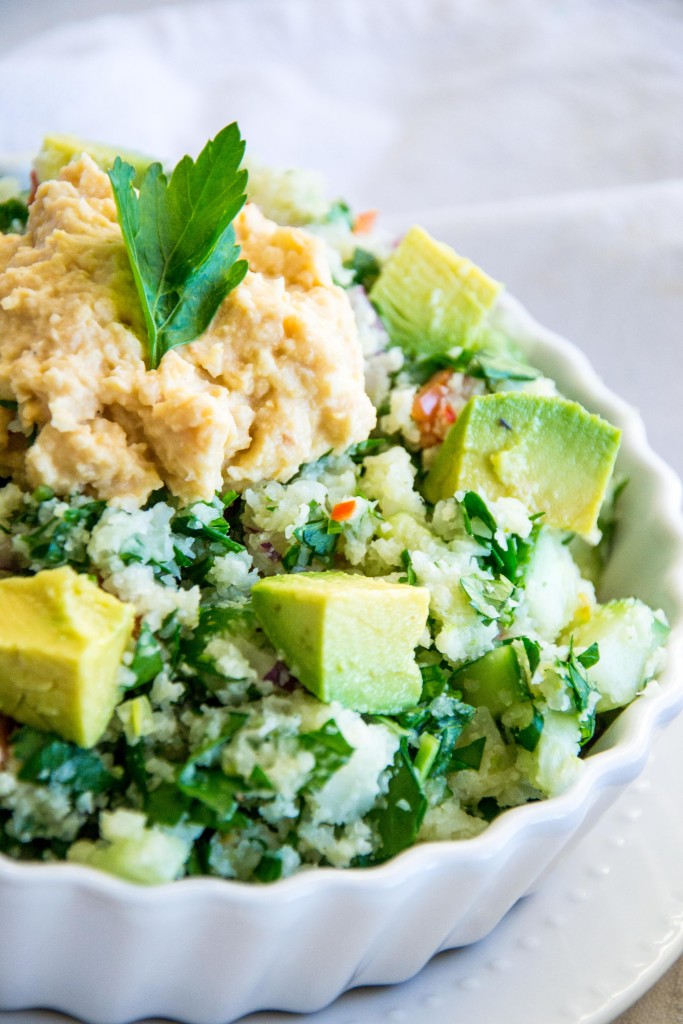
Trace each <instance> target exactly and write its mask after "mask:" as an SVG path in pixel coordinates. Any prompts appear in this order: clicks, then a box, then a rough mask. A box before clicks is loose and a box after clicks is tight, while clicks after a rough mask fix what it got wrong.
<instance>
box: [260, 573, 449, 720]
mask: <svg viewBox="0 0 683 1024" xmlns="http://www.w3.org/2000/svg"><path fill="white" fill-rule="evenodd" d="M251 594H252V601H253V606H254V611H255V612H256V615H257V617H258V618H259V620H260V621H261V624H262V626H263V629H264V630H265V633H266V635H267V636H268V639H269V640H270V642H271V643H272V644H273V646H274V647H275V648H276V649H277V650H278V651H280V652H281V654H282V657H283V659H284V661H285V663H286V664H287V667H288V668H289V669H290V671H291V672H292V674H293V675H294V676H296V678H297V679H298V680H299V681H300V682H301V683H302V684H303V686H305V687H306V689H307V690H310V692H311V693H313V694H314V695H315V696H316V697H318V698H319V699H320V700H321V701H323V702H324V703H326V704H329V703H330V702H331V701H338V702H339V703H340V704H342V705H343V706H344V707H347V708H351V709H352V710H354V711H361V712H367V713H369V714H391V713H393V712H396V711H400V710H402V709H403V708H406V707H410V706H412V705H413V704H415V703H416V702H417V701H418V700H419V699H420V693H421V692H422V677H421V674H420V670H419V668H418V666H417V664H416V662H415V647H416V645H417V644H418V642H419V640H420V638H421V637H422V634H423V632H424V628H425V626H426V623H427V612H428V608H429V591H428V590H427V589H426V588H424V587H412V586H408V585H406V584H403V583H389V582H387V581H386V580H381V579H374V578H370V577H367V576H355V575H352V574H350V573H343V572H305V573H295V574H292V575H283V576H271V577H269V578H268V579H265V580H259V582H258V583H257V584H256V585H255V586H254V587H253V589H252V592H251Z"/></svg>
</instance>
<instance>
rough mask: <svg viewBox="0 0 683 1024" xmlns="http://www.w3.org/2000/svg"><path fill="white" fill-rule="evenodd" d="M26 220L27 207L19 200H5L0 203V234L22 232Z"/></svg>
mask: <svg viewBox="0 0 683 1024" xmlns="http://www.w3.org/2000/svg"><path fill="white" fill-rule="evenodd" d="M27 220H28V206H27V205H26V203H24V202H22V200H21V199H16V198H12V199H6V200H5V201H4V203H0V232H2V233H3V234H6V233H7V232H9V231H11V232H14V233H18V232H20V231H22V230H23V228H24V227H25V226H26V221H27Z"/></svg>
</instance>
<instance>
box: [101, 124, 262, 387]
mask: <svg viewBox="0 0 683 1024" xmlns="http://www.w3.org/2000/svg"><path fill="white" fill-rule="evenodd" d="M243 155H244V142H243V141H242V139H241V137H240V132H239V128H238V127H237V124H236V123H234V122H233V124H229V125H228V126H227V127H226V128H223V130H222V131H220V132H219V133H218V135H217V136H216V137H215V139H212V140H211V141H209V142H207V144H206V146H205V147H204V149H203V150H202V151H201V153H200V154H199V156H198V157H197V160H196V162H195V161H193V160H192V158H191V157H189V156H184V157H183V158H182V160H181V161H180V163H179V164H178V165H177V166H176V168H175V170H174V171H173V173H172V174H171V177H170V179H167V177H166V175H165V174H164V171H163V169H162V166H161V164H159V163H154V164H152V165H151V166H150V167H148V168H147V170H146V172H145V176H144V178H143V179H142V183H141V185H140V190H139V192H136V190H135V188H134V187H133V182H134V180H135V175H136V172H135V168H134V167H133V166H132V165H131V164H129V163H126V162H125V161H123V160H121V158H120V157H117V158H116V160H115V162H114V166H113V168H112V169H111V170H110V171H109V178H110V179H111V183H112V188H113V190H114V199H115V201H116V208H117V211H118V215H119V222H120V224H121V230H122V232H123V239H124V242H125V244H126V249H127V252H128V257H129V260H130V265H131V269H132V271H133V277H134V279H135V286H136V288H137V291H138V295H139V297H140V302H141V303H142V309H143V312H144V315H145V323H146V326H147V336H148V359H149V366H150V369H155V368H156V367H157V366H158V365H159V363H160V362H161V359H162V357H163V356H164V354H165V353H166V352H168V351H169V349H171V348H173V347H174V346H176V345H185V344H187V343H188V342H190V341H194V339H195V338H197V337H199V335H200V334H202V333H203V332H204V331H205V330H206V328H207V327H208V326H209V324H210V323H211V320H212V319H213V317H214V315H215V313H216V310H217V309H218V307H219V306H220V304H221V302H222V301H223V299H224V298H225V296H226V295H227V294H228V293H229V292H231V291H232V290H233V288H236V287H237V285H238V284H239V283H240V281H241V280H242V279H243V278H244V275H245V274H246V272H247V264H246V261H245V260H240V259H238V257H239V254H240V248H239V246H238V245H236V244H235V229H234V227H233V223H232V222H233V220H234V219H235V217H236V216H237V214H238V213H239V211H240V210H241V209H242V206H243V205H244V203H245V200H246V194H245V191H244V189H245V186H246V182H247V172H246V171H244V170H240V169H239V166H240V163H241V161H242V157H243Z"/></svg>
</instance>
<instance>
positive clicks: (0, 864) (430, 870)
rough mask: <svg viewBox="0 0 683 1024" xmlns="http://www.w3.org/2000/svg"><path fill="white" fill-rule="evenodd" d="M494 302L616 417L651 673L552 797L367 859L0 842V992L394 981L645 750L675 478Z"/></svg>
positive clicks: (601, 396)
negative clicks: (29, 850) (264, 871)
mask: <svg viewBox="0 0 683 1024" xmlns="http://www.w3.org/2000/svg"><path fill="white" fill-rule="evenodd" d="M500 315H501V317H502V319H503V320H504V321H505V324H506V326H507V327H508V329H509V330H510V332H511V333H512V334H513V335H514V336H515V337H516V338H518V339H519V340H520V342H521V343H522V344H523V346H524V348H525V349H526V350H527V351H528V352H529V355H530V356H531V358H532V360H533V361H534V362H535V363H536V364H537V365H538V366H540V367H541V368H542V369H544V370H545V372H546V373H547V374H548V375H549V376H551V377H553V378H554V379H556V380H557V381H558V382H559V384H560V387H561V388H562V390H563V392H564V393H565V394H567V395H568V396H570V397H573V398H576V399H578V400H579V401H581V402H583V403H584V404H585V405H587V406H588V407H589V408H591V409H593V410H595V411H598V412H600V413H601V414H602V415H604V416H605V417H606V418H607V419H609V420H611V421H612V422H613V423H616V424H618V425H619V426H620V427H621V428H622V429H623V444H622V452H621V454H620V468H621V470H622V471H623V472H625V473H626V474H627V475H628V476H629V477H630V478H631V481H632V482H631V484H630V486H629V487H627V489H626V491H625V492H624V498H623V509H624V519H623V522H622V524H621V527H620V531H619V534H618V538H617V543H616V546H615V550H614V554H613V557H612V560H611V563H610V565H609V568H608V571H607V574H606V577H605V581H604V588H603V590H604V596H616V595H622V596H626V595H629V594H635V595H637V596H639V597H641V598H642V599H643V600H645V601H647V602H648V603H649V604H651V605H653V606H655V607H660V606H661V607H663V608H664V609H665V611H666V613H667V615H668V616H669V620H670V622H671V624H672V627H673V629H672V633H671V638H670V645H669V659H668V665H667V668H666V671H665V672H664V673H663V674H662V675H661V678H660V681H659V683H658V684H655V685H653V686H651V687H650V688H648V692H647V693H646V694H644V695H643V696H642V697H640V698H639V699H638V700H637V701H635V702H634V704H633V705H631V707H629V708H628V709H627V710H625V711H624V712H623V713H622V714H621V715H620V716H619V718H618V719H617V721H616V722H615V724H614V725H613V726H612V727H611V728H610V729H609V730H608V731H607V733H606V734H605V735H604V736H603V737H602V739H601V741H600V744H599V745H598V749H596V750H595V751H594V752H593V753H591V755H590V757H589V758H587V761H586V765H585V770H584V771H583V772H582V774H581V776H580V778H579V781H578V782H577V783H576V784H575V785H574V786H573V787H572V788H571V789H570V790H569V791H568V792H566V793H565V794H563V795H562V796H560V797H556V798H554V799H551V800H547V801H543V802H538V803H532V804H527V805H525V806H523V807H518V808H515V809H512V810H509V811H506V812H505V813H504V814H503V815H501V816H500V817H499V818H498V819H496V821H495V822H493V824H492V825H491V826H490V827H489V828H488V829H487V830H486V831H485V832H484V833H483V834H482V835H481V836H479V837H477V838H475V839H470V840H465V841H460V842H443V843H426V844H424V845H421V846H418V847H414V848H413V849H411V850H408V851H406V852H405V853H402V854H401V855H400V856H398V857H396V858H395V859H394V860H392V861H390V862H389V863H387V864H385V865H382V866H380V867H375V868H369V869H364V870H360V869H353V870H346V871H338V870H333V869H327V868H325V869H315V870H311V871H308V872H304V873H302V874H299V875H295V876H294V877H292V878H289V879H286V880H284V881H280V882H276V883H274V884H272V885H268V886H263V887H258V886H251V885H247V884H244V883H239V882H229V881H221V880H218V879H208V878H207V879H200V878H193V879H187V880H184V881H181V882H176V883H172V884H170V885H164V886H159V887H157V888H150V889H145V888H140V887H137V886H134V885H132V884H129V883H126V882H123V881H120V880H118V879H116V878H113V877H109V876H108V875H105V874H101V873H98V872H96V871H94V870H92V869H89V868H85V867H79V866H75V865H70V864H54V865H42V864H22V863H17V862H13V861H11V860H8V859H7V858H2V857H0V915H1V917H2V928H0V1009H5V1010H18V1009H27V1008H35V1007H49V1008H52V1009H58V1010H62V1011H65V1012H68V1013H71V1014H73V1015H75V1016H77V1017H83V1018H85V1019H86V1020H88V1021H90V1022H92V1024H114V1022H122V1021H127V1020H131V1019H135V1018H139V1017H150V1016H164V1017H172V1018H175V1019H178V1020H183V1021H188V1022H190V1024H214V1022H215V1024H218V1022H221V1024H225V1022H227V1021H229V1020H233V1019H235V1018H236V1017H239V1016H241V1015H242V1014H246V1013H249V1012H252V1011H255V1010H259V1009H271V1010H292V1011H298V1012H305V1011H312V1010H316V1009H319V1008H320V1007H322V1006H324V1005H325V1004H326V1003H328V1002H330V1001H331V1000H332V999H334V998H335V997H336V996H338V995H339V994H340V993H341V992H343V991H344V990H346V989H348V988H352V987H355V986H358V985H373V984H385V983H389V982H399V981H403V980H405V979H406V978H409V977H410V976H411V975H413V974H415V973H416V972H417V971H419V970H420V968H421V967H422V966H423V965H424V964H425V963H426V962H427V960H429V959H430V957H432V956H434V954H435V953H437V952H439V951H440V950H443V949H448V948H451V947H455V946H461V945H466V944H468V943H471V942H476V941H477V940H478V939H481V938H482V937H483V936H484V935H486V934H487V933H488V932H489V931H491V929H493V928H495V926H496V925H497V923H498V922H499V921H500V919H501V918H502V917H503V915H504V914H505V913H506V912H507V911H508V910H509V909H510V907H511V906H512V905H513V904H514V903H515V902H516V901H517V900H519V899H520V898H521V897H522V896H524V895H525V894H527V893H529V892H531V891H532V890H533V889H535V888H537V887H538V886H539V885H540V884H542V879H543V876H544V875H545V873H546V872H547V871H548V870H549V869H550V868H551V867H552V865H553V864H554V862H555V861H556V860H557V858H558V857H559V856H560V855H561V854H564V853H565V852H566V851H567V850H568V848H569V847H570V846H571V845H572V844H573V843H575V842H576V841H577V840H578V839H579V838H580V837H581V836H582V835H584V834H585V832H586V831H587V829H589V828H590V826H591V824H592V823H593V822H594V821H595V820H596V819H597V818H598V817H599V816H600V815H601V814H602V813H603V811H604V810H605V809H606V808H607V807H608V806H609V804H610V803H611V802H612V801H613V800H614V799H615V797H616V796H618V795H619V793H620V792H621V791H622V790H623V789H624V788H625V787H626V786H627V785H628V783H629V782H630V781H631V780H632V779H633V778H634V777H635V776H636V775H637V774H638V773H639V772H640V771H641V769H642V768H643V767H644V764H645V762H646V759H647V756H648V751H649V749H650V746H651V744H652V740H653V737H654V735H655V734H656V732H657V730H658V728H659V727H660V726H662V725H663V724H664V723H665V722H667V721H668V720H669V719H671V718H672V717H673V715H674V714H675V713H676V712H678V711H679V710H680V709H681V707H682V706H683V673H681V666H682V665H683V521H682V518H681V513H680V497H681V488H680V484H679V482H678V480H677V479H676V477H675V475H674V474H673V473H672V472H671V470H669V469H668V468H667V467H666V466H665V465H664V464H663V463H662V461H661V460H660V459H659V458H658V457H657V456H656V455H654V454H653V453H652V451H651V450H650V449H649V448H648V446H647V443H646V440H645V434H644V430H643V426H642V423H641V420H640V418H639V416H638V414H637V413H636V412H634V411H633V410H632V409H631V408H629V407H628V406H627V405H626V404H625V403H624V402H622V401H621V400H620V399H618V398H616V397H615V396H614V395H613V394H612V393H611V392H610V391H608V389H607V388H606V387H605V386H604V385H603V384H602V383H601V381H600V380H599V379H598V378H597V376H596V374H595V373H594V372H593V370H592V369H591V368H590V366H589V364H588V362H587V361H586V359H585V358H584V357H583V356H582V355H581V354H580V353H579V352H577V350H576V349H574V348H573V347H572V346H570V345H569V344H568V343H567V342H565V341H563V340H562V339H560V338H558V337H557V336H555V335H553V334H551V333H550V332H548V331H546V330H545V329H544V328H542V327H540V326H539V325H538V324H537V323H536V322H535V321H534V320H532V318H531V317H530V316H529V315H528V314H527V313H526V312H525V311H524V310H523V309H522V308H521V306H519V304H518V303H516V302H515V301H514V300H513V299H511V298H509V297H506V298H505V299H504V301H503V302H502V303H501V309H500Z"/></svg>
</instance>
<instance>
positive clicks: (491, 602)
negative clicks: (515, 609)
mask: <svg viewBox="0 0 683 1024" xmlns="http://www.w3.org/2000/svg"><path fill="white" fill-rule="evenodd" d="M460 586H461V587H462V589H463V590H464V591H465V593H466V594H467V597H468V598H469V602H470V604H471V605H472V607H473V608H474V610H475V612H477V614H478V615H480V616H481V618H482V621H483V622H484V623H485V624H486V625H487V626H488V625H490V624H491V623H492V622H496V621H497V620H499V619H500V620H502V621H503V622H506V621H507V620H508V619H509V618H510V616H511V613H512V601H513V598H514V594H515V591H516V587H515V585H514V583H512V582H511V581H510V580H509V579H507V577H505V576H498V577H497V578H496V579H491V578H489V577H486V576H482V575H480V574H479V573H470V575H469V576H462V577H461V578H460Z"/></svg>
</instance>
